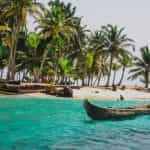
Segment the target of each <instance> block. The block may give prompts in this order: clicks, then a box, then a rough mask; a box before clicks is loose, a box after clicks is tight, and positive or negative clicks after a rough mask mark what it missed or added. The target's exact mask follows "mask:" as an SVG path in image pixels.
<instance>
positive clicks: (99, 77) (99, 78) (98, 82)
mask: <svg viewBox="0 0 150 150" xmlns="http://www.w3.org/2000/svg"><path fill="white" fill-rule="evenodd" d="M101 76H102V74H101V73H100V74H99V76H98V81H97V86H99V85H100V81H101Z"/></svg>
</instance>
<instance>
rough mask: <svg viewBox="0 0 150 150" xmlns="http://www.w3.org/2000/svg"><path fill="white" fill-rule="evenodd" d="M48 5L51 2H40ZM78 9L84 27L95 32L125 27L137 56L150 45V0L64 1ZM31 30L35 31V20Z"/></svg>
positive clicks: (45, 0) (30, 25)
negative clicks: (105, 27) (108, 27)
mask: <svg viewBox="0 0 150 150" xmlns="http://www.w3.org/2000/svg"><path fill="white" fill-rule="evenodd" d="M38 1H39V2H41V3H43V4H44V5H47V3H48V2H49V0H38ZM64 2H66V3H67V2H71V3H72V5H73V6H76V7H77V10H76V15H77V16H79V17H83V19H82V23H83V25H87V26H88V29H90V30H92V31H94V30H98V29H100V27H101V26H102V25H107V24H116V25H118V26H119V27H125V33H126V34H127V35H128V37H129V38H132V39H134V40H135V45H136V51H135V54H136V55H137V56H140V53H139V48H140V47H143V46H145V45H150V0H64ZM28 19H29V20H30V21H29V22H30V23H29V28H30V29H31V30H32V29H33V27H34V26H33V23H32V22H33V20H32V18H31V17H29V18H28Z"/></svg>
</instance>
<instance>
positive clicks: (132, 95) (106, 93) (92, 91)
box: [73, 87, 150, 100]
mask: <svg viewBox="0 0 150 150" xmlns="http://www.w3.org/2000/svg"><path fill="white" fill-rule="evenodd" d="M73 91H74V98H80V99H84V98H91V99H97V100H117V99H119V98H120V95H122V96H123V97H124V98H125V100H150V93H148V92H144V91H137V90H133V89H126V90H117V91H111V90H107V89H99V88H88V87H85V88H81V89H80V90H73Z"/></svg>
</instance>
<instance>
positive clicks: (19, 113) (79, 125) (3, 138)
mask: <svg viewBox="0 0 150 150" xmlns="http://www.w3.org/2000/svg"><path fill="white" fill-rule="evenodd" d="M92 103H94V104H97V105H99V106H111V107H120V106H121V107H125V106H134V105H142V104H146V103H148V102H134V101H123V102H117V101H92ZM149 103H150V102H149ZM0 150H150V116H140V117H136V118H135V119H132V120H124V121H92V120H91V119H90V118H88V116H87V115H86V113H85V111H84V108H83V102H82V101H77V100H71V99H66V100H65V99H55V100H49V99H46V98H39V99H37V98H25V97H24V98H21V97H1V98H0Z"/></svg>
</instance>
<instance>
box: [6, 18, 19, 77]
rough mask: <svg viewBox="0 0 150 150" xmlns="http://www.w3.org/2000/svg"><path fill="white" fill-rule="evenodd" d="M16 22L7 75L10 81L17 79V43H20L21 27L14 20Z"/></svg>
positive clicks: (12, 35)
mask: <svg viewBox="0 0 150 150" xmlns="http://www.w3.org/2000/svg"><path fill="white" fill-rule="evenodd" d="M15 21H16V22H15ZM14 22H15V23H14V25H13V29H12V34H11V40H12V47H11V49H10V53H9V59H8V74H7V79H8V80H14V79H15V67H16V49H17V42H18V33H19V25H18V24H17V19H16V20H14Z"/></svg>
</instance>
